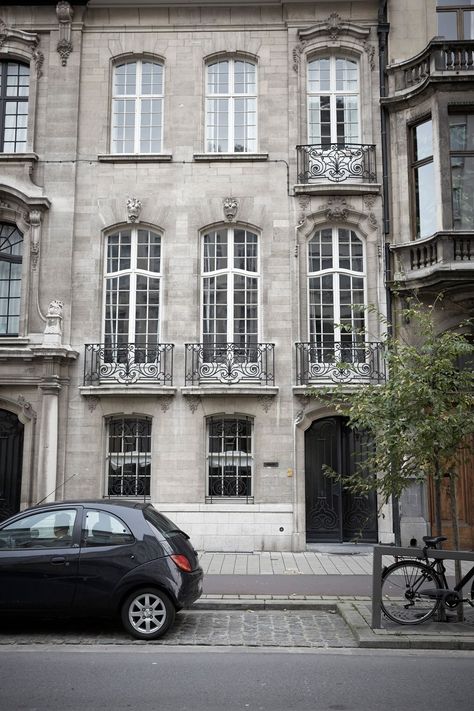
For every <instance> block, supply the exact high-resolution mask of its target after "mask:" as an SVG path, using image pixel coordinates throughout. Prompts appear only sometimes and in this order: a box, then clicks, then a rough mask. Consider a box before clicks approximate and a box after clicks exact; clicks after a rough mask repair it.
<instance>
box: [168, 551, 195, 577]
mask: <svg viewBox="0 0 474 711" xmlns="http://www.w3.org/2000/svg"><path fill="white" fill-rule="evenodd" d="M170 558H171V560H172V561H173V563H174V564H175V565H177V566H178V568H179V569H180V570H184V572H185V573H190V572H191V571H192V567H191V563H190V562H189V560H188V559H187V558H186V556H185V555H182V554H178V553H175V554H173V555H170Z"/></svg>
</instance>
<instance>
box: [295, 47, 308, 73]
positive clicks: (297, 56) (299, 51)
mask: <svg viewBox="0 0 474 711" xmlns="http://www.w3.org/2000/svg"><path fill="white" fill-rule="evenodd" d="M305 44H306V43H305V42H302V41H300V42H299V44H297V45H296V47H294V48H293V70H294V71H295V72H296V73H298V71H299V68H300V64H301V55H302V54H303V51H304V48H305Z"/></svg>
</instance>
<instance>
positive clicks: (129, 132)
mask: <svg viewBox="0 0 474 711" xmlns="http://www.w3.org/2000/svg"><path fill="white" fill-rule="evenodd" d="M163 100H164V67H163V64H162V63H161V62H158V61H151V60H148V59H137V60H134V61H126V62H121V63H118V64H116V65H115V66H114V68H113V90H112V131H111V133H112V141H111V151H112V153H161V152H162V150H163Z"/></svg>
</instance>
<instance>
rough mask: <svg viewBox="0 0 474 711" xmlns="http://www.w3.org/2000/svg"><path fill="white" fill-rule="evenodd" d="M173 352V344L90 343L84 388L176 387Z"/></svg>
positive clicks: (85, 358)
mask: <svg viewBox="0 0 474 711" xmlns="http://www.w3.org/2000/svg"><path fill="white" fill-rule="evenodd" d="M173 349H174V345H173V344H172V343H159V344H153V345H142V344H135V343H124V344H121V345H109V344H104V343H87V344H86V346H85V357H84V385H104V384H109V383H117V384H120V385H136V384H143V383H150V384H153V385H172V384H173Z"/></svg>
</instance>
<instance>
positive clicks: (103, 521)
mask: <svg viewBox="0 0 474 711" xmlns="http://www.w3.org/2000/svg"><path fill="white" fill-rule="evenodd" d="M134 540H135V539H134V537H133V534H132V532H131V531H130V529H129V528H128V526H126V525H125V524H124V522H123V521H121V520H120V519H119V518H117V516H114V515H113V514H110V513H107V512H106V511H95V510H92V509H89V510H88V511H86V515H85V522H84V528H83V529H82V545H83V546H86V547H87V548H89V547H92V546H121V545H122V546H123V545H124V544H127V543H133V542H134Z"/></svg>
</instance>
